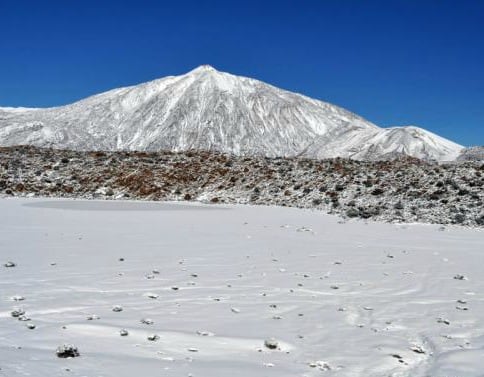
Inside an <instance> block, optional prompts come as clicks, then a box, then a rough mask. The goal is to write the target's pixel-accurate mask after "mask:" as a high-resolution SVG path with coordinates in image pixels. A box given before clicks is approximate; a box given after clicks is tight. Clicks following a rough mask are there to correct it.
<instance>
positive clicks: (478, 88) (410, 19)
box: [0, 0, 484, 145]
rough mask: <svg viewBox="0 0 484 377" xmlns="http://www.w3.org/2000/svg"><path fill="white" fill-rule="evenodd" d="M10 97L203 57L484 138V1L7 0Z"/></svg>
mask: <svg viewBox="0 0 484 377" xmlns="http://www.w3.org/2000/svg"><path fill="white" fill-rule="evenodd" d="M0 15H1V22H0V106H30V107H33V106H38V107H45V106H55V105H62V104H67V103H71V102H73V101H75V100H78V99H81V98H84V97H86V96H88V95H91V94H95V93H99V92H102V91H105V90H109V89H112V88H115V87H119V86H126V85H131V84H136V83H141V82H144V81H148V80H151V79H155V78H159V77H163V76H166V75H173V74H181V73H185V72H187V71H189V70H191V69H193V68H194V67H196V66H198V65H201V64H210V65H212V66H214V67H215V68H217V69H218V70H222V71H227V72H231V73H234V74H239V75H244V76H250V77H254V78H257V79H260V80H262V81H265V82H268V83H270V84H273V85H275V86H278V87H281V88H284V89H288V90H292V91H296V92H300V93H303V94H306V95H308V96H311V97H314V98H318V99H322V100H325V101H328V102H331V103H334V104H337V105H340V106H342V107H344V108H347V109H349V110H351V111H353V112H355V113H357V114H359V115H362V116H363V117H365V118H367V119H369V120H370V121H372V122H374V123H376V124H378V125H380V126H391V125H407V124H414V125H418V126H421V127H424V128H427V129H429V130H431V131H433V132H436V133H439V134H441V135H442V136H444V137H447V138H450V139H452V140H454V141H456V142H459V143H461V144H464V145H477V144H481V145H482V144H484V26H483V20H484V1H480V0H466V1H458V0H455V1H447V0H435V1H431V0H416V1H413V0H406V1H403V0H402V1H399V0H391V1H388V0H385V1H383V0H382V1H377V0H360V1H356V0H355V1H352V0H333V1H329V0H327V1H325V0H319V1H316V0H315V1H310V0H299V1H297V0H294V1H285V0H278V1H270V0H264V1H262V0H259V1H252V0H245V1H229V0H225V1H204V0H198V1H188V0H185V1H183V0H178V1H162V0H158V1H149V0H137V1H130V0H127V1H123V0H117V1H114V0H113V1H107V0H106V1H102V0H98V1H92V0H83V1H75V2H74V1H72V2H71V1H65V0H63V1H58V0H49V1H22V0H15V1H14V0H2V1H0Z"/></svg>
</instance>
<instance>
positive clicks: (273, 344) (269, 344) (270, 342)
mask: <svg viewBox="0 0 484 377" xmlns="http://www.w3.org/2000/svg"><path fill="white" fill-rule="evenodd" d="M264 346H265V347H266V348H269V349H270V350H275V349H277V348H278V347H279V342H278V341H277V340H275V339H274V338H270V339H266V340H265V341H264Z"/></svg>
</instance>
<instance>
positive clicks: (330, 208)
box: [0, 146, 484, 226]
mask: <svg viewBox="0 0 484 377" xmlns="http://www.w3.org/2000/svg"><path fill="white" fill-rule="evenodd" d="M483 185H484V163H483V162H463V163H459V164H431V163H426V162H423V161H420V160H416V159H409V158H406V159H400V160H395V161H384V162H361V161H354V160H346V159H339V158H337V159H330V160H310V159H302V158H290V159H285V158H263V157H235V156H229V155H224V154H219V153H211V152H198V151H197V152H194V151H191V152H183V153H172V152H158V153H145V152H142V153H141V152H77V151H67V150H53V149H39V148H34V147H26V146H25V147H24V146H22V147H8V148H0V195H3V196H41V197H69V198H87V199H94V198H96V199H141V200H156V201H158V200H186V201H200V202H209V203H244V204H261V205H278V206H288V207H301V208H315V209H319V210H323V211H326V212H329V213H334V214H339V215H341V216H343V217H349V218H364V219H369V218H370V219H375V220H383V221H395V222H425V223H438V224H461V225H468V226H484V190H483Z"/></svg>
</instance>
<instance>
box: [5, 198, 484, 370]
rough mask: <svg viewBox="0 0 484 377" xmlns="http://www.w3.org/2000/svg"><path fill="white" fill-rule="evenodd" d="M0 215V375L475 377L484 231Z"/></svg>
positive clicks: (116, 206)
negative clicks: (72, 348) (71, 348)
mask: <svg viewBox="0 0 484 377" xmlns="http://www.w3.org/2000/svg"><path fill="white" fill-rule="evenodd" d="M0 213H1V214H2V216H1V218H0V261H1V263H2V264H1V266H0V368H1V369H0V376H2V377H3V376H8V377H12V376H27V375H28V376H36V377H37V376H39V377H40V376H49V377H50V376H105V377H107V376H116V377H122V376H129V377H131V376H134V375H139V376H194V377H197V376H204V377H217V376H227V375H230V376H233V377H235V376H244V377H247V376H254V377H258V376H260V377H262V376H278V377H281V376H291V377H294V376H365V377H368V376H395V377H396V376H412V377H418V376H432V377H451V376H452V377H465V376H484V367H483V365H484V361H483V360H484V280H483V279H482V276H483V269H484V234H483V233H482V231H481V230H478V229H465V228H459V227H448V228H445V229H443V228H441V227H440V226H434V225H418V224H411V225H408V224H407V225H394V224H383V223H364V222H362V221H354V222H346V223H343V222H342V221H341V219H339V218H337V217H332V216H328V215H324V214H322V213H321V212H317V211H309V210H300V209H290V208H275V207H262V206H260V207H250V206H204V205H187V204H183V205H182V204H173V203H172V204H163V203H146V202H144V203H140V202H109V201H105V202H101V201H99V202H96V201H66V200H54V201H53V200H38V199H35V200H34V199H31V200H29V199H3V200H1V201H0ZM123 259H124V260H123ZM8 261H12V262H15V263H16V266H15V267H5V266H4V265H3V264H4V263H6V262H8ZM460 275H462V276H460ZM176 288H178V289H176ZM14 296H23V297H24V298H25V300H22V301H14V300H13V297H14ZM16 298H17V300H18V299H19V297H16ZM458 300H459V302H458ZM116 305H119V306H121V307H122V309H123V310H122V311H118V312H115V311H113V310H112V309H113V307H115V306H116ZM16 308H18V309H23V310H25V312H26V316H28V317H30V319H31V320H30V321H20V320H17V319H16V318H13V317H11V311H12V310H14V309H16ZM89 316H93V317H91V320H88V317H89ZM96 316H98V317H99V318H98V319H97V317H96ZM142 319H151V320H152V321H154V323H153V324H151V325H148V324H143V323H141V322H140V321H141V320H142ZM27 324H35V326H36V328H35V329H29V328H27V326H26V325H27ZM121 329H126V330H127V331H128V333H129V335H128V336H120V333H119V331H120V330H121ZM153 334H156V335H158V336H159V339H157V340H155V341H150V340H147V337H148V336H150V335H153ZM270 338H274V339H275V340H276V341H277V342H278V344H279V349H276V350H271V349H268V348H267V347H265V346H264V341H265V340H267V339H270ZM64 343H72V344H74V345H76V346H77V347H78V348H79V352H80V357H77V358H72V359H60V358H57V357H56V354H55V351H56V348H57V347H58V346H60V345H62V344H64Z"/></svg>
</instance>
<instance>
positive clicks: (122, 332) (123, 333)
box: [119, 329, 129, 336]
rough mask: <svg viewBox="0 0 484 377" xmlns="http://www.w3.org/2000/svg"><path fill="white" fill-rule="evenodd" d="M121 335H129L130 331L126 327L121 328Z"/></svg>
mask: <svg viewBox="0 0 484 377" xmlns="http://www.w3.org/2000/svg"><path fill="white" fill-rule="evenodd" d="M119 335H121V336H128V335H129V332H128V330H126V329H121V330H119Z"/></svg>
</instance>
